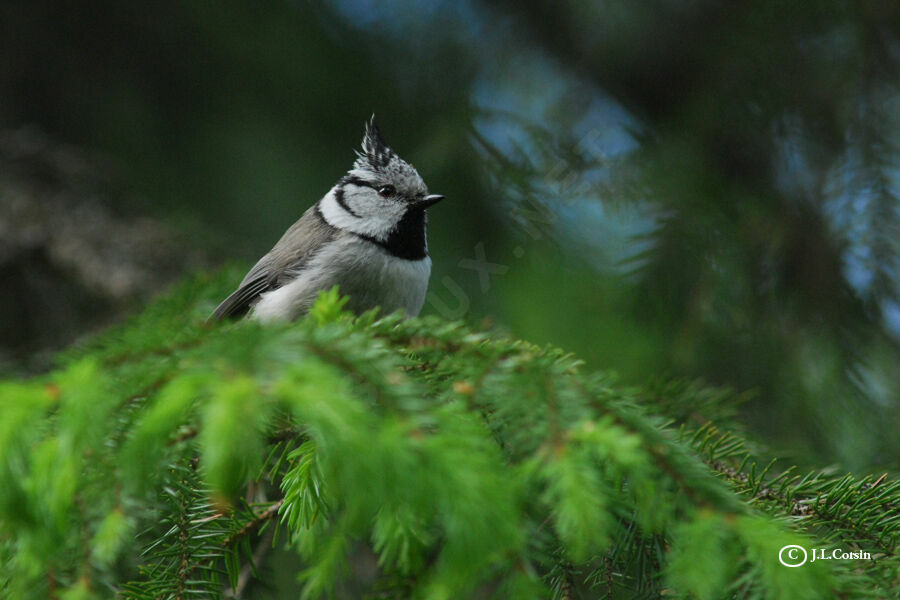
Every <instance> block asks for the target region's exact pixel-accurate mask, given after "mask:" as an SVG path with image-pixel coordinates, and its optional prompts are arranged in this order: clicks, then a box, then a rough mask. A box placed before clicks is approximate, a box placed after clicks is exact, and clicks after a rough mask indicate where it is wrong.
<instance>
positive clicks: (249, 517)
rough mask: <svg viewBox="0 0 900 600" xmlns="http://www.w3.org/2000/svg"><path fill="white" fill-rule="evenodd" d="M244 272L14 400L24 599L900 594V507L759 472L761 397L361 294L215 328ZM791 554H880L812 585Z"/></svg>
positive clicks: (3, 591) (859, 490)
mask: <svg viewBox="0 0 900 600" xmlns="http://www.w3.org/2000/svg"><path fill="white" fill-rule="evenodd" d="M236 275H237V272H229V273H226V274H224V275H222V276H220V277H216V278H208V277H197V278H195V279H193V280H191V281H189V282H186V283H185V284H183V285H182V286H181V287H179V288H178V289H177V290H176V291H175V292H173V293H172V294H171V295H169V296H168V297H165V298H163V299H161V300H159V301H157V302H156V303H155V304H153V305H152V306H150V307H149V308H148V309H146V310H145V311H144V312H143V313H142V314H140V315H138V316H137V317H135V318H133V319H132V320H131V321H130V322H129V323H127V324H125V325H123V326H121V327H119V328H116V329H114V330H112V331H109V332H108V333H106V334H104V335H102V336H100V337H98V338H97V339H95V340H93V341H91V342H89V343H87V344H85V345H82V346H81V347H79V348H77V349H75V350H72V351H70V352H68V353H67V354H66V355H65V356H63V357H61V358H60V361H59V362H60V364H59V367H58V369H56V370H55V371H53V372H51V373H48V374H46V375H44V376H40V377H37V378H34V379H31V380H27V381H5V382H3V383H2V384H0V407H2V408H0V411H2V419H0V596H2V597H4V598H15V599H28V598H48V597H49V598H65V599H76V598H78V599H81V598H104V597H112V596H117V597H122V598H132V599H139V598H140V599H151V598H172V599H182V598H217V597H245V598H248V597H253V598H257V597H265V596H264V594H265V593H273V592H274V593H277V592H278V591H279V590H278V589H275V590H268V591H266V588H273V587H277V585H276V583H275V581H276V579H277V578H278V573H279V572H280V573H282V574H283V572H284V571H285V570H287V571H288V573H287V575H288V579H292V578H294V577H297V578H299V581H300V582H302V595H303V597H305V598H319V597H323V596H325V597H327V596H330V595H336V596H337V597H347V598H357V597H368V598H560V599H562V598H599V597H611V598H638V597H659V596H660V595H666V596H672V597H690V598H791V599H795V598H810V599H819V598H829V597H835V598H863V597H871V598H887V597H892V596H893V595H894V594H895V593H896V590H897V589H898V588H900V565H898V563H897V560H896V557H895V553H896V550H897V540H898V528H900V514H898V511H897V506H898V502H900V484H898V483H897V481H896V480H895V479H894V478H893V477H887V476H881V477H871V476H865V477H857V476H854V475H853V474H842V473H831V472H821V471H820V472H810V473H799V472H796V470H795V469H793V468H791V467H790V466H789V465H782V464H780V463H779V462H776V461H771V462H764V461H762V460H760V459H758V458H757V456H758V452H757V451H756V450H755V449H754V445H753V444H752V443H751V442H750V441H747V440H745V436H744V434H743V433H742V431H741V428H740V426H739V425H738V424H737V423H736V421H735V419H734V414H735V413H734V411H735V406H736V404H737V403H738V402H740V401H741V397H740V396H738V395H735V394H733V393H730V392H728V391H727V390H721V389H712V388H708V387H705V386H703V385H702V384H700V383H697V382H679V381H675V382H665V383H658V384H648V385H647V386H646V387H645V388H643V389H638V388H628V387H625V386H623V385H621V384H619V383H617V382H616V380H615V379H614V378H613V377H611V376H609V375H604V374H603V373H591V372H587V371H586V370H585V369H584V367H583V365H582V364H581V363H580V362H579V360H578V359H577V358H575V357H574V356H571V355H569V354H566V353H565V352H563V351H561V350H558V349H555V348H541V347H537V346H534V345H532V344H529V343H527V342H525V341H521V340H514V339H505V338H500V337H498V336H494V335H491V334H489V333H483V332H477V331H473V330H471V329H469V328H467V327H466V326H464V325H462V324H460V323H451V322H446V321H444V320H441V319H439V318H436V317H426V318H422V319H403V318H402V317H401V316H399V315H387V316H380V315H378V314H376V313H375V312H370V313H367V314H365V315H362V316H360V317H358V318H357V317H353V316H351V315H349V314H347V313H345V312H343V311H342V306H343V304H344V302H345V301H346V300H345V299H342V298H341V297H340V296H339V294H338V291H337V290H332V291H330V292H328V293H325V294H322V297H320V299H319V301H318V302H317V303H316V305H315V306H314V308H313V310H312V312H311V314H310V316H309V317H308V318H306V319H303V320H301V321H299V322H296V323H292V324H283V325H271V326H262V325H260V324H258V323H255V322H252V321H241V322H236V323H230V324H225V325H221V326H215V327H209V326H206V325H205V324H204V318H205V316H206V315H207V314H208V313H209V311H210V310H211V308H212V306H213V304H214V301H215V299H217V298H220V297H221V296H222V295H223V293H224V292H226V291H227V290H228V289H230V288H231V285H232V284H233V283H234V279H235V278H236ZM648 380H649V378H648ZM791 544H794V545H798V546H801V547H803V548H828V549H831V548H834V549H838V548H839V549H841V550H843V551H844V552H851V551H859V552H867V553H869V555H870V559H859V560H828V561H825V560H817V561H810V562H808V563H807V564H805V565H803V567H802V568H787V567H785V566H783V565H782V564H781V563H780V562H779V553H780V551H781V549H782V548H783V547H784V546H786V545H791ZM285 549H287V551H285ZM291 557H294V558H293V559H292V558H291ZM292 560H293V561H294V562H292ZM273 565H274V566H273ZM285 565H288V566H287V567H286V566H285Z"/></svg>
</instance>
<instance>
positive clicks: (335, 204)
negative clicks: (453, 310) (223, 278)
mask: <svg viewBox="0 0 900 600" xmlns="http://www.w3.org/2000/svg"><path fill="white" fill-rule="evenodd" d="M356 155H357V157H356V160H355V161H354V163H353V166H352V168H351V169H350V170H349V171H348V172H347V173H346V174H345V175H344V176H342V177H341V178H340V179H338V182H337V183H336V184H335V185H334V186H333V187H332V188H331V189H330V190H329V191H328V193H326V194H325V195H324V196H323V197H322V198H321V199H320V200H319V201H318V202H316V203H315V204H314V205H312V206H311V207H309V209H307V210H306V212H304V213H303V215H302V216H301V217H300V219H299V220H298V221H297V222H296V223H294V224H293V225H292V226H291V227H290V228H289V229H288V230H287V231H286V232H285V233H284V235H283V236H282V237H281V239H280V240H278V243H276V244H275V246H273V247H272V249H271V250H270V251H269V252H268V253H267V254H266V255H265V256H263V257H262V258H261V259H259V261H258V262H257V263H256V264H255V265H254V266H253V268H252V269H250V271H249V272H248V273H247V275H246V276H245V277H244V279H243V281H241V283H240V285H239V286H238V288H237V289H236V290H235V291H234V292H233V293H232V294H231V295H229V296H228V297H227V298H225V300H223V301H222V303H221V304H219V306H218V307H217V308H216V309H215V311H214V312H213V313H212V315H211V316H210V317H209V321H213V322H215V321H221V320H224V319H229V318H238V317H243V316H246V317H248V318H251V319H257V320H259V321H278V320H286V321H293V320H296V319H298V318H300V317H302V316H304V315H305V314H306V313H307V312H309V309H310V307H311V306H312V304H313V302H314V301H315V300H316V298H317V296H318V294H319V292H320V291H322V290H328V289H331V288H332V287H333V286H335V285H337V286H338V288H339V290H340V293H341V294H342V295H349V300H348V302H347V308H348V309H349V310H350V311H352V312H354V313H356V314H361V313H363V312H365V311H367V310H369V309H372V308H375V307H376V306H378V307H381V310H383V311H384V312H385V313H391V312H394V311H397V310H403V311H405V312H406V314H407V315H408V316H411V317H414V316H417V315H418V314H419V312H420V311H421V309H422V305H423V304H424V302H425V294H426V292H427V289H428V279H429V277H430V275H431V257H430V256H429V254H428V242H427V239H426V234H425V229H426V223H427V215H426V210H427V209H428V208H429V207H430V206H432V205H434V204H435V203H437V202H439V201H441V200H443V199H444V196H442V195H440V194H430V193H429V192H428V187H427V186H426V185H425V182H424V181H423V180H422V177H421V176H420V175H419V173H418V172H417V171H416V169H415V168H414V167H413V166H412V165H411V164H410V163H408V162H406V161H404V160H403V159H401V158H400V157H399V156H398V155H397V154H396V153H395V152H394V151H393V150H392V149H391V148H390V146H388V145H387V143H385V141H384V138H383V137H382V135H381V131H380V130H379V128H378V125H377V123H376V121H375V115H374V114H373V115H372V117H371V118H370V119H369V120H368V121H367V122H366V124H365V134H364V136H363V140H362V152H359V151H357V152H356Z"/></svg>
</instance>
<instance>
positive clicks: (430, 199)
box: [413, 194, 444, 208]
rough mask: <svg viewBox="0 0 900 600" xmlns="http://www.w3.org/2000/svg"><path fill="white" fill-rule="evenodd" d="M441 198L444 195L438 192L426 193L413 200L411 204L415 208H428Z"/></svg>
mask: <svg viewBox="0 0 900 600" xmlns="http://www.w3.org/2000/svg"><path fill="white" fill-rule="evenodd" d="M443 199H444V197H443V196H441V195H440V194H428V195H427V196H425V197H424V198H422V199H421V200H416V201H415V202H413V206H415V207H416V208H428V207H429V206H431V205H432V204H437V203H438V202H440V201H441V200H443Z"/></svg>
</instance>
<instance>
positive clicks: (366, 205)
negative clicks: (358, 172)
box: [319, 184, 406, 241]
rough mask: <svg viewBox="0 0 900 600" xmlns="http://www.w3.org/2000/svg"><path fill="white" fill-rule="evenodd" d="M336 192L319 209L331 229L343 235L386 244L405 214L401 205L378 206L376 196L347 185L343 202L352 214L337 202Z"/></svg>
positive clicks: (383, 203) (379, 203)
mask: <svg viewBox="0 0 900 600" xmlns="http://www.w3.org/2000/svg"><path fill="white" fill-rule="evenodd" d="M336 189H337V188H332V189H331V191H330V192H328V194H326V195H325V197H324V198H322V200H321V201H320V202H319V208H320V210H321V211H322V217H324V219H325V221H327V222H328V224H329V225H331V226H332V227H337V228H338V229H343V230H344V231H350V232H352V233H356V234H358V235H364V236H368V237H372V238H375V239H377V240H379V241H384V240H385V239H387V237H388V235H389V234H390V232H391V231H392V230H393V229H394V227H395V226H396V225H397V223H399V222H400V219H402V218H403V214H404V212H406V207H405V206H403V205H402V204H401V203H399V202H379V201H378V199H377V197H375V194H374V193H367V192H369V191H370V190H369V189H368V188H363V187H361V186H355V185H352V184H348V185H345V186H344V196H343V200H344V204H346V205H347V207H348V208H349V209H350V211H353V212H352V213H351V212H349V211H348V210H347V209H345V208H344V207H343V206H341V205H340V203H339V202H338V201H337V197H336V196H335V190H336ZM363 190H365V191H363ZM353 213H355V214H353Z"/></svg>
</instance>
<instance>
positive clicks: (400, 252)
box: [319, 115, 428, 260]
mask: <svg viewBox="0 0 900 600" xmlns="http://www.w3.org/2000/svg"><path fill="white" fill-rule="evenodd" d="M427 195H428V188H427V187H426V186H425V182H424V181H422V178H421V177H420V176H419V174H418V173H417V172H416V170H415V169H414V168H413V166H412V165H410V164H409V163H407V162H406V161H404V160H403V159H402V158H400V157H399V156H397V155H396V154H395V153H394V151H393V150H391V148H390V147H389V146H388V145H387V144H386V143H385V141H384V139H383V138H382V137H381V132H380V131H379V130H378V125H376V123H375V116H374V115H373V116H372V118H371V119H370V120H369V122H368V123H366V133H365V136H364V137H363V141H362V152H357V159H356V161H355V162H354V163H353V168H352V169H351V170H350V171H348V172H347V174H346V175H344V176H343V177H341V179H340V180H339V181H338V182H337V184H336V185H335V186H334V187H333V188H331V191H330V192H328V194H327V195H326V196H325V197H324V198H323V199H322V200H321V202H320V203H319V210H320V211H321V214H322V217H323V218H324V219H325V220H326V221H327V222H328V223H329V224H330V225H332V226H334V227H337V228H338V229H343V230H344V231H349V232H351V233H354V234H356V235H358V236H360V237H363V238H365V239H368V240H370V241H372V242H375V243H377V244H379V245H381V246H382V247H384V248H385V249H386V250H387V251H388V252H390V253H391V254H393V255H395V256H398V257H400V258H407V259H410V260H415V259H418V258H424V257H425V256H427V247H426V243H425V205H423V204H422V201H423V200H424V199H425V197H426V196H427Z"/></svg>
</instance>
